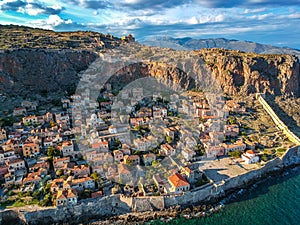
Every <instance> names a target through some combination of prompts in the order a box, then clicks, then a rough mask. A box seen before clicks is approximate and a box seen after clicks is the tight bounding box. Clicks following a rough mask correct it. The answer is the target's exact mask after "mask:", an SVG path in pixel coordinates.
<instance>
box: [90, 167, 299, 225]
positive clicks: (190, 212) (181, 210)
mask: <svg viewBox="0 0 300 225" xmlns="http://www.w3.org/2000/svg"><path fill="white" fill-rule="evenodd" d="M295 170H296V171H300V164H297V165H291V166H288V167H284V168H283V169H282V170H277V171H272V172H270V173H267V174H266V176H265V177H261V178H260V179H257V180H253V181H251V182H249V183H248V184H246V185H245V186H243V187H240V188H237V189H235V190H231V191H228V193H225V196H223V197H220V198H216V199H211V200H210V201H207V202H202V203H201V204H200V203H199V204H196V205H181V206H179V205H177V206H173V207H171V208H169V209H165V210H162V211H153V212H132V213H127V214H124V215H120V216H113V217H110V218H107V219H105V220H101V221H93V222H89V223H85V225H108V224H131V225H133V224H145V223H147V224H148V223H150V224H151V222H154V221H157V220H159V221H160V222H169V221H172V220H173V219H176V218H180V217H183V218H185V219H196V218H205V217H209V216H211V215H213V214H215V213H219V212H220V211H221V210H223V207H226V204H228V203H230V202H234V201H235V199H236V198H237V197H238V196H242V195H244V194H246V193H247V192H248V191H250V190H252V189H256V188H257V186H258V185H260V184H263V183H265V182H267V181H268V180H269V179H276V178H284V177H285V176H286V175H289V174H290V173H291V172H292V171H295ZM286 173H287V174H286Z"/></svg>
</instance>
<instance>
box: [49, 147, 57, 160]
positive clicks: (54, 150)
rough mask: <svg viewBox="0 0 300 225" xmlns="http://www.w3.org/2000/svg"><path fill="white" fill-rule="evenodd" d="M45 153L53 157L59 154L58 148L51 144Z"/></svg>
mask: <svg viewBox="0 0 300 225" xmlns="http://www.w3.org/2000/svg"><path fill="white" fill-rule="evenodd" d="M47 155H48V156H49V157H50V158H53V157H54V156H59V155H60V152H59V150H58V149H56V148H54V147H53V146H50V147H49V148H48V150H47Z"/></svg>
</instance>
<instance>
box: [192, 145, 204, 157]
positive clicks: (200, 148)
mask: <svg viewBox="0 0 300 225" xmlns="http://www.w3.org/2000/svg"><path fill="white" fill-rule="evenodd" d="M194 150H195V152H196V154H197V155H198V156H202V155H204V153H205V149H204V146H203V145H201V144H196V145H195V146H194Z"/></svg>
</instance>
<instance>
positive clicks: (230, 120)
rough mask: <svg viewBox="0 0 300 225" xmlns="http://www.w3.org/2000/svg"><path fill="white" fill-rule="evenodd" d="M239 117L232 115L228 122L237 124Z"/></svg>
mask: <svg viewBox="0 0 300 225" xmlns="http://www.w3.org/2000/svg"><path fill="white" fill-rule="evenodd" d="M236 123H237V119H236V118H235V117H234V116H230V117H229V118H228V120H227V124H236Z"/></svg>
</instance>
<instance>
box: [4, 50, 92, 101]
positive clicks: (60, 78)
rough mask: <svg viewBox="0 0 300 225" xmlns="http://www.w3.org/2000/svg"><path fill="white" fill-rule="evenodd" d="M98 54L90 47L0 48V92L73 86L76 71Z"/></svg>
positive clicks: (58, 89)
mask: <svg viewBox="0 0 300 225" xmlns="http://www.w3.org/2000/svg"><path fill="white" fill-rule="evenodd" d="M96 58H97V55H96V54H95V53H92V52H89V51H70V50H60V51H58V50H33V49H20V50H5V51H1V52H0V93H2V94H3V93H4V94H7V95H8V96H11V95H21V96H27V95H29V96H30V95H33V94H35V93H44V94H45V93H47V94H51V92H53V93H54V92H63V91H65V90H68V89H70V88H72V87H76V85H77V82H78V80H79V77H78V73H79V72H80V71H82V70H85V69H87V68H88V66H89V64H90V63H91V62H93V61H94V60H95V59H96Z"/></svg>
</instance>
